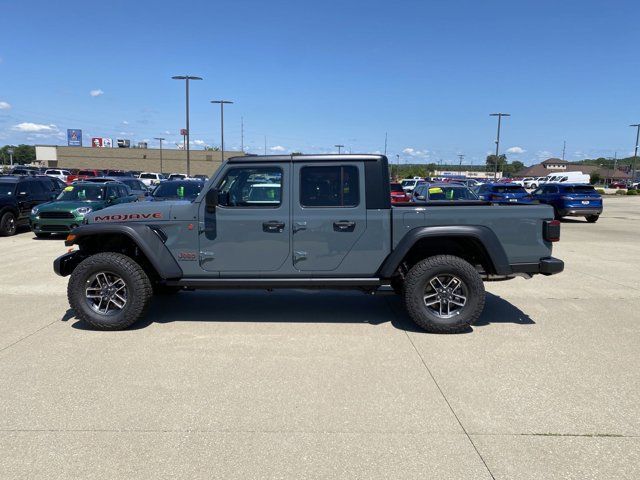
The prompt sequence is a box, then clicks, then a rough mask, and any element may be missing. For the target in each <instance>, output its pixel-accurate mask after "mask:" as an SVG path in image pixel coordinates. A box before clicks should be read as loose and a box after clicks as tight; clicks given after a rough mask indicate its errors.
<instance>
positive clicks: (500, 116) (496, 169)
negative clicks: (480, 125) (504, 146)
mask: <svg viewBox="0 0 640 480" xmlns="http://www.w3.org/2000/svg"><path fill="white" fill-rule="evenodd" d="M489 116H490V117H498V134H497V135H496V158H495V168H494V170H493V179H494V180H496V179H497V178H498V159H499V158H500V123H501V121H502V117H510V116H511V114H510V113H490V114H489Z"/></svg>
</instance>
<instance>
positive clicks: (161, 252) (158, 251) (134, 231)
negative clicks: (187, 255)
mask: <svg viewBox="0 0 640 480" xmlns="http://www.w3.org/2000/svg"><path fill="white" fill-rule="evenodd" d="M107 234H119V235H125V236H126V237H128V238H129V239H131V240H132V241H133V243H135V244H136V245H137V247H138V248H139V249H140V250H141V251H142V253H144V255H145V256H146V257H147V259H148V260H149V262H150V263H151V265H153V267H154V268H155V270H156V272H158V275H159V276H160V278H162V279H163V280H164V279H169V278H171V279H176V278H182V276H183V272H182V269H181V268H180V266H179V265H178V262H176V259H175V258H174V257H173V255H172V254H171V252H170V251H169V249H168V248H167V246H166V245H165V244H164V241H163V239H162V237H161V235H160V234H159V233H157V232H156V231H155V230H154V229H153V228H152V227H151V226H149V225H147V224H140V225H135V224H118V223H112V224H89V225H81V226H79V227H77V228H75V229H74V230H73V231H72V232H71V235H73V236H74V237H73V239H72V240H71V241H67V242H65V244H66V245H67V246H71V245H74V244H75V245H80V244H81V243H82V241H83V239H87V237H97V236H100V235H107Z"/></svg>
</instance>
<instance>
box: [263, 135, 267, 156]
mask: <svg viewBox="0 0 640 480" xmlns="http://www.w3.org/2000/svg"><path fill="white" fill-rule="evenodd" d="M264 154H265V155H266V154H267V136H266V135H265V136H264Z"/></svg>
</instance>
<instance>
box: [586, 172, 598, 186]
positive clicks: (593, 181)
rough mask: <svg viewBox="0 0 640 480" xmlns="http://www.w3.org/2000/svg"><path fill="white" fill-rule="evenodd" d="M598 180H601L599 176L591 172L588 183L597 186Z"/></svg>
mask: <svg viewBox="0 0 640 480" xmlns="http://www.w3.org/2000/svg"><path fill="white" fill-rule="evenodd" d="M600 180H601V178H600V174H599V173H598V172H593V173H592V174H591V175H590V180H589V181H590V182H591V185H597V184H598V183H600Z"/></svg>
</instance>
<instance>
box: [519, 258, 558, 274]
mask: <svg viewBox="0 0 640 480" xmlns="http://www.w3.org/2000/svg"><path fill="white" fill-rule="evenodd" d="M563 270H564V262H563V261H562V260H560V259H558V258H555V257H547V258H543V259H541V260H540V261H539V262H538V263H516V264H513V265H511V271H512V272H513V273H528V274H530V275H535V274H537V273H541V274H542V275H554V274H556V273H560V272H562V271H563Z"/></svg>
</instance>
